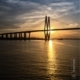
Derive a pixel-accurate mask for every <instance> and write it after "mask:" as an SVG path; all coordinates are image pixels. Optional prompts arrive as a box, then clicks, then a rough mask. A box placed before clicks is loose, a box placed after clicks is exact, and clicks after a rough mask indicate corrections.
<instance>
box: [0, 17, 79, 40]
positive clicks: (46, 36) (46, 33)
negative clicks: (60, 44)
mask: <svg viewBox="0 0 80 80" xmlns="http://www.w3.org/2000/svg"><path fill="white" fill-rule="evenodd" d="M44 24H45V25H44V29H42V30H27V31H18V32H9V33H2V34H0V40H31V33H34V32H44V40H45V41H48V40H50V31H64V30H80V28H61V29H50V17H48V16H45V23H44ZM17 34H19V36H17ZM27 34H28V37H27ZM13 35H14V37H13ZM4 36H5V37H4Z"/></svg>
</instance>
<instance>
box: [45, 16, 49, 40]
mask: <svg viewBox="0 0 80 80" xmlns="http://www.w3.org/2000/svg"><path fill="white" fill-rule="evenodd" d="M44 36H45V41H49V40H50V17H47V16H45V25H44Z"/></svg>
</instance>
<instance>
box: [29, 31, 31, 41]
mask: <svg viewBox="0 0 80 80" xmlns="http://www.w3.org/2000/svg"><path fill="white" fill-rule="evenodd" d="M30 33H31V32H29V40H30Z"/></svg>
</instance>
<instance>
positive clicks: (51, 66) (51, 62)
mask: <svg viewBox="0 0 80 80" xmlns="http://www.w3.org/2000/svg"><path fill="white" fill-rule="evenodd" d="M55 64H56V58H55V48H54V45H53V42H52V41H51V40H50V41H49V45H48V65H47V69H48V74H49V75H53V74H55V69H56V67H55Z"/></svg>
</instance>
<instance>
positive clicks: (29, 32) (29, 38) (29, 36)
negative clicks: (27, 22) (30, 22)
mask: <svg viewBox="0 0 80 80" xmlns="http://www.w3.org/2000/svg"><path fill="white" fill-rule="evenodd" d="M29 40H30V32H29Z"/></svg>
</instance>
